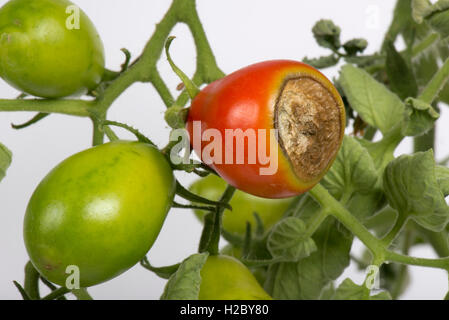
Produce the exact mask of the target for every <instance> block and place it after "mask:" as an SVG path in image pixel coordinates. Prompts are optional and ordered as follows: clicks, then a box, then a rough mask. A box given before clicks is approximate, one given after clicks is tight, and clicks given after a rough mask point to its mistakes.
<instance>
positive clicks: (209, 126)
mask: <svg viewBox="0 0 449 320" xmlns="http://www.w3.org/2000/svg"><path fill="white" fill-rule="evenodd" d="M186 129H187V131H188V133H189V137H190V142H191V145H192V146H193V149H194V150H195V152H196V153H197V154H198V155H199V156H200V158H201V160H202V161H203V162H204V163H206V164H207V165H209V166H210V167H212V168H213V169H215V170H216V171H217V172H218V173H219V175H220V176H221V177H222V178H223V179H224V180H226V181H227V182H228V183H229V184H231V185H232V186H234V187H236V188H238V189H240V190H242V191H245V192H247V193H250V194H253V195H256V196H259V197H265V198H286V197H291V196H295V195H298V194H301V193H304V192H305V191H307V190H309V189H311V188H312V187H313V186H314V185H315V184H316V183H318V182H319V181H320V179H321V178H322V177H323V176H324V175H325V173H326V172H327V170H328V169H329V168H330V166H331V165H332V163H333V161H334V160H335V157H336V156H337V152H338V150H339V148H340V145H341V143H342V139H343V135H344V129H345V111H344V104H343V101H342V99H341V97H340V95H339V93H338V91H337V89H336V88H335V87H334V85H333V84H332V83H331V82H330V81H329V80H328V79H327V78H326V77H325V76H324V75H323V74H322V73H320V72H319V71H318V70H316V69H314V68H313V67H311V66H309V65H306V64H304V63H301V62H297V61H291V60H272V61H265V62H261V63H256V64H253V65H250V66H248V67H245V68H243V69H240V70H238V71H236V72H234V73H231V74H229V75H228V76H226V77H224V78H222V79H220V80H217V81H215V82H213V83H211V84H209V85H208V86H207V87H205V88H204V89H203V90H201V91H200V92H199V94H198V95H197V96H196V97H195V98H194V99H193V100H192V104H191V107H190V111H189V114H188V117H187V124H186Z"/></svg>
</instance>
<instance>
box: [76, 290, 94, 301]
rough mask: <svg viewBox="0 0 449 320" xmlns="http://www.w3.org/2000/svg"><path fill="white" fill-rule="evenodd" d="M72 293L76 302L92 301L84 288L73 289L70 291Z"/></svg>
mask: <svg viewBox="0 0 449 320" xmlns="http://www.w3.org/2000/svg"><path fill="white" fill-rule="evenodd" d="M72 293H73V295H74V296H75V297H76V298H77V299H78V300H93V298H92V296H91V295H90V294H89V292H87V290H86V289H85V288H81V289H74V290H72Z"/></svg>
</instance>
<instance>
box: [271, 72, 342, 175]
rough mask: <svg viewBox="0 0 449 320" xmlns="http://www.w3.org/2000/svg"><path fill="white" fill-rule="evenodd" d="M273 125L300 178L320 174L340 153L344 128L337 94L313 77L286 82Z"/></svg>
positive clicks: (296, 78) (291, 79) (276, 106)
mask: <svg viewBox="0 0 449 320" xmlns="http://www.w3.org/2000/svg"><path fill="white" fill-rule="evenodd" d="M274 127H275V129H276V130H277V132H278V142H279V145H280V147H281V149H282V151H283V153H284V154H285V156H286V158H287V159H288V160H289V162H290V164H291V166H292V169H293V171H294V173H295V174H296V176H297V177H298V178H299V179H300V180H301V181H313V180H315V179H317V178H319V177H320V175H321V174H322V172H323V171H324V170H325V169H326V168H327V167H328V166H329V164H330V162H331V161H332V160H333V159H334V157H335V155H336V153H337V152H338V149H339V146H340V144H339V140H340V137H341V132H342V130H344V128H343V127H342V121H341V112H340V108H339V104H338V102H337V101H336V99H335V97H334V95H333V94H332V93H331V92H330V91H329V90H328V89H327V88H326V87H325V85H323V84H322V83H321V82H320V81H318V80H316V79H313V78H312V77H310V76H300V77H294V78H289V79H286V80H285V81H284V84H283V86H282V87H281V90H280V93H279V96H278V98H277V101H276V105H275V112H274Z"/></svg>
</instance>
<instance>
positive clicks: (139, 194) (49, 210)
mask: <svg viewBox="0 0 449 320" xmlns="http://www.w3.org/2000/svg"><path fill="white" fill-rule="evenodd" d="M72 15H73V16H72ZM104 64H105V58H104V52H103V44H102V42H101V39H100V37H99V35H98V33H97V31H96V29H95V27H94V25H93V24H92V22H91V21H90V20H89V18H88V17H87V16H86V15H85V13H84V12H82V11H81V10H80V9H79V8H78V7H76V6H75V5H74V4H73V3H71V2H70V1H68V0H11V1H9V2H8V3H7V4H6V5H5V6H3V7H2V8H1V9H0V77H2V78H3V79H4V80H5V81H7V82H8V83H10V84H11V85H12V86H14V87H16V88H17V89H19V90H21V91H22V92H24V93H27V94H31V95H34V96H37V97H43V98H52V99H53V98H62V97H67V96H71V95H81V94H85V93H88V92H89V91H91V90H94V89H95V88H96V87H97V86H98V85H99V84H100V83H101V81H102V76H103V73H104V71H105V67H104ZM344 123H345V114H344V107H343V102H342V100H341V98H340V96H339V95H338V93H337V90H336V89H335V87H334V86H333V85H332V83H331V82H330V81H329V80H328V79H326V78H325V77H324V76H323V75H322V74H321V73H320V72H318V71H317V70H315V69H313V68H312V67H310V66H307V65H305V64H303V63H300V62H295V61H287V60H276V61H267V62H262V63H258V64H254V65H252V66H249V67H246V68H243V69H241V70H238V71H236V72H234V73H232V74H230V75H229V76H226V77H224V78H222V79H221V80H218V81H215V82H213V83H212V84H210V85H209V86H207V87H206V88H204V89H203V90H201V92H200V93H199V94H198V95H197V96H196V97H194V99H193V100H192V104H191V107H190V111H189V114H188V117H187V123H186V128H187V130H188V132H189V134H190V139H191V143H192V145H193V148H194V149H195V151H196V152H197V153H198V155H199V156H200V157H201V159H202V160H203V161H204V162H205V163H206V164H207V165H209V166H210V167H211V168H213V169H215V170H216V172H218V174H219V175H220V176H221V178H223V179H224V180H222V179H221V178H219V177H216V176H214V175H210V176H208V177H207V178H204V179H202V180H200V181H198V182H196V183H194V184H193V185H192V186H191V191H192V192H193V193H195V194H197V195H200V196H202V197H204V198H208V199H211V200H218V199H219V197H220V195H221V194H222V192H223V191H224V189H225V186H226V183H225V181H226V182H227V183H229V184H231V185H233V186H235V187H237V188H238V189H239V190H238V191H237V192H236V194H235V196H234V198H233V199H232V200H231V202H230V205H231V206H232V208H233V211H230V210H226V211H225V213H224V218H223V228H224V229H225V230H226V231H228V232H230V233H232V234H235V235H237V236H243V235H244V234H245V230H246V223H247V222H250V223H251V224H252V226H253V227H255V226H256V220H255V216H254V214H255V213H257V215H258V216H259V218H260V221H261V222H262V223H263V225H264V227H265V228H267V229H269V228H270V227H272V226H273V225H274V224H275V223H276V222H277V221H278V220H280V219H281V217H282V216H283V214H284V212H285V211H286V209H287V208H288V207H289V206H290V205H291V203H292V198H291V197H293V196H295V195H298V194H301V193H303V192H305V191H307V190H308V189H310V188H312V187H313V186H314V185H315V184H316V183H317V182H318V181H319V180H320V179H321V178H322V177H323V175H324V174H325V173H326V171H327V170H328V169H329V167H330V166H331V164H332V162H333V160H334V159H335V157H336V154H337V151H338V148H339V146H340V144H341V141H342V137H343V132H344ZM229 130H231V131H232V132H231V134H230V138H231V144H228V142H229V141H225V140H220V141H218V140H217V141H214V143H215V146H216V147H217V149H214V150H213V151H212V152H210V151H211V148H210V145H209V144H207V143H203V139H204V138H205V137H206V140H208V141H209V142H210V140H211V139H210V138H211V137H212V136H213V137H214V140H215V139H218V136H221V137H224V138H225V139H226V138H228V135H229ZM210 132H213V133H214V134H218V135H214V134H212V135H210ZM196 134H199V143H197V141H196V140H195V135H196ZM238 134H242V136H238ZM251 138H255V139H256V140H251ZM245 146H246V147H245ZM239 148H240V149H239ZM206 151H209V152H206ZM251 152H253V153H251ZM175 191H176V180H175V178H174V175H173V169H172V166H171V163H170V162H169V161H168V159H167V157H166V155H165V154H163V153H162V152H161V151H160V150H158V149H157V148H156V147H153V146H151V145H149V144H146V143H142V142H131V141H114V142H110V143H107V144H103V145H100V146H97V147H94V148H91V149H88V150H85V151H82V152H79V153H77V154H75V155H73V156H71V157H69V158H68V159H66V160H64V161H63V162H61V163H60V164H59V165H58V166H56V167H55V168H54V169H53V170H52V171H51V172H50V173H48V175H47V176H46V177H45V178H44V179H43V180H42V181H41V182H40V184H39V185H38V186H37V188H36V189H35V191H34V193H33V195H32V197H31V199H30V201H29V204H28V207H27V210H26V215H25V221H24V240H25V245H26V248H27V251H28V254H29V256H30V259H31V261H32V263H33V265H34V267H35V268H36V269H37V270H38V271H39V273H40V274H41V275H42V276H43V277H45V278H46V279H48V280H49V281H51V282H53V283H56V284H58V285H61V286H66V285H67V283H66V281H67V276H68V272H70V271H72V270H73V268H75V269H76V270H78V271H77V272H78V274H79V284H80V285H81V287H89V286H93V285H96V284H99V283H102V282H104V281H107V280H109V279H112V278H114V277H116V276H118V275H119V274H121V273H123V272H124V271H126V270H128V269H129V268H131V267H132V266H133V265H135V264H136V263H137V262H138V261H140V260H141V259H142V258H143V257H144V256H145V255H146V253H147V252H148V251H149V250H150V248H151V247H152V245H153V243H154V242H155V240H156V238H157V236H158V234H159V232H160V230H161V228H162V225H163V223H164V220H165V218H166V215H167V213H168V211H169V209H170V208H171V206H172V205H173V200H174V196H175ZM278 198H289V199H278ZM197 199H198V198H197ZM197 214H198V215H199V216H202V214H203V213H201V212H200V211H198V212H197ZM201 277H202V282H201V287H200V290H199V298H200V299H245V300H246V299H271V297H270V296H269V295H268V294H267V293H266V292H265V291H264V290H263V288H262V287H261V285H260V284H259V283H258V282H257V280H256V278H255V277H254V276H253V274H251V272H250V270H249V269H247V268H246V267H245V265H243V264H242V263H241V262H240V261H239V260H237V259H236V258H234V257H230V256H226V255H211V256H209V257H208V259H207V261H206V263H205V264H204V266H203V268H202V269H201Z"/></svg>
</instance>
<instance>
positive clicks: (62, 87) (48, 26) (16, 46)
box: [0, 0, 105, 98]
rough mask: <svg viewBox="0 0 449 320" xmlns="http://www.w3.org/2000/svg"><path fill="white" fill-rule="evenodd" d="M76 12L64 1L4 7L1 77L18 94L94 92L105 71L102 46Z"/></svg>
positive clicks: (0, 13)
mask: <svg viewBox="0 0 449 320" xmlns="http://www.w3.org/2000/svg"><path fill="white" fill-rule="evenodd" d="M68 9H69V10H73V17H72V18H71V17H69V16H68V15H67V13H66V11H67V10H68ZM79 10H80V9H79V8H78V7H76V6H75V5H74V4H73V3H71V2H70V1H67V0H13V1H9V2H8V3H7V4H6V5H5V6H3V7H2V8H1V9H0V77H2V78H3V79H5V80H6V81H7V82H8V83H10V84H11V85H13V86H14V87H16V88H17V89H18V90H20V91H23V92H25V93H28V94H31V95H35V96H39V97H45V98H58V97H65V96H69V95H80V94H84V93H86V92H87V91H88V90H93V89H95V87H96V86H97V85H98V84H99V83H100V81H101V78H102V76H103V71H104V63H105V62H104V52H103V43H102V42H101V39H100V36H99V35H98V33H97V30H96V29H95V27H94V25H93V24H92V22H91V21H90V20H89V18H88V17H87V16H86V14H85V13H84V12H83V11H79Z"/></svg>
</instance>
